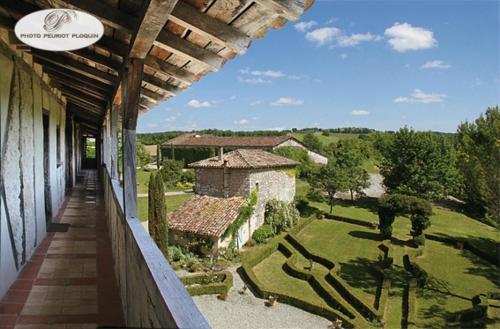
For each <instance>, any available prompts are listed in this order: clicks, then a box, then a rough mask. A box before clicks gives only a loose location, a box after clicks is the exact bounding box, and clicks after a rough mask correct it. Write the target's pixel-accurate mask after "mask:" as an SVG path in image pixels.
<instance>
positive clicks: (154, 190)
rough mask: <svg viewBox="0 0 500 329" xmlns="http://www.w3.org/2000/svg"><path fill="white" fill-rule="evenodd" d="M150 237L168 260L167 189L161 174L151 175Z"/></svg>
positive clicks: (149, 195)
mask: <svg viewBox="0 0 500 329" xmlns="http://www.w3.org/2000/svg"><path fill="white" fill-rule="evenodd" d="M148 230H149V235H150V236H151V237H152V238H153V240H154V241H155V242H156V245H157V246H158V248H160V250H161V251H162V252H163V254H164V255H165V257H166V258H167V259H168V222H167V206H166V200H165V187H164V185H163V181H162V178H161V176H160V174H157V173H154V172H153V173H151V176H150V178H149V185H148Z"/></svg>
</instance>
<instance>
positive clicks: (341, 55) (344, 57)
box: [339, 53, 349, 59]
mask: <svg viewBox="0 0 500 329" xmlns="http://www.w3.org/2000/svg"><path fill="white" fill-rule="evenodd" d="M339 57H340V58H342V59H347V57H349V56H348V55H347V54H346V53H342V54H340V55H339Z"/></svg>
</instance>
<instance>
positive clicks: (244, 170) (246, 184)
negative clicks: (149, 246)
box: [169, 149, 299, 248]
mask: <svg viewBox="0 0 500 329" xmlns="http://www.w3.org/2000/svg"><path fill="white" fill-rule="evenodd" d="M298 164H299V163H298V162H296V161H293V160H290V159H287V158H284V157H281V156H277V155H274V154H272V153H269V152H266V151H263V150H258V149H237V150H235V151H232V152H229V153H227V154H223V155H222V154H221V155H219V156H217V157H213V158H209V159H205V160H201V161H198V162H195V163H191V164H190V165H189V167H191V168H194V169H195V171H196V184H195V192H196V194H197V195H196V196H195V197H194V198H192V199H191V200H190V201H188V202H187V203H185V204H184V205H183V206H181V208H180V209H178V210H176V211H175V212H173V213H172V214H171V216H170V219H169V226H170V231H171V232H172V237H171V238H172V239H173V241H176V242H178V243H182V242H183V237H184V238H185V237H189V236H193V235H194V236H198V237H203V238H208V239H210V240H211V241H212V242H213V244H214V247H216V248H217V247H219V248H220V247H227V245H228V244H229V242H230V239H231V237H224V232H225V231H226V230H227V228H228V227H229V225H230V224H231V223H233V222H234V221H235V220H236V218H237V217H238V214H239V211H238V210H239V208H240V207H241V206H243V205H244V204H245V203H246V202H247V200H248V199H249V198H250V196H251V194H252V193H254V194H255V196H256V197H257V203H256V205H255V208H254V212H253V214H252V216H251V217H250V219H249V220H248V222H246V223H245V224H244V225H242V226H241V227H240V228H239V230H238V234H237V241H236V243H237V246H238V247H241V246H243V245H244V244H245V243H246V242H247V241H248V240H249V239H250V237H251V236H252V233H253V232H254V231H255V229H257V228H258V227H259V226H261V225H262V224H264V212H265V205H266V203H267V201H269V200H273V199H274V200H280V201H285V202H288V203H289V202H292V201H293V199H294V196H295V173H294V168H295V166H297V165H298Z"/></svg>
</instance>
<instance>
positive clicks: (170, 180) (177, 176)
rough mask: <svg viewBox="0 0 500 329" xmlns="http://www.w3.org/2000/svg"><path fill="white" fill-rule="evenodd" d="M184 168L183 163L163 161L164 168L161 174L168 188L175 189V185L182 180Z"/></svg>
mask: <svg viewBox="0 0 500 329" xmlns="http://www.w3.org/2000/svg"><path fill="white" fill-rule="evenodd" d="M183 167H184V164H183V163H182V161H176V160H164V161H163V163H162V168H161V169H160V174H161V177H162V179H163V182H164V183H165V185H166V186H167V187H174V186H175V184H177V182H179V181H180V180H181V177H182V168H183Z"/></svg>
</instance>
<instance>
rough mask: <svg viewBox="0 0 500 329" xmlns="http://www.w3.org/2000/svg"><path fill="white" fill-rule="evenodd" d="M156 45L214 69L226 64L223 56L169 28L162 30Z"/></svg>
mask: <svg viewBox="0 0 500 329" xmlns="http://www.w3.org/2000/svg"><path fill="white" fill-rule="evenodd" d="M155 45H156V46H158V47H160V48H163V49H166V50H168V51H170V52H172V53H174V54H177V55H179V56H183V57H186V58H188V59H190V60H192V61H195V62H197V63H200V64H203V65H207V66H208V67H210V68H211V69H212V70H214V71H217V70H218V69H220V68H221V67H222V65H223V64H224V58H222V57H221V56H219V55H217V54H215V53H213V52H211V51H209V50H207V49H205V48H202V47H199V46H197V45H195V44H194V43H191V42H189V41H187V40H186V39H183V38H181V37H179V36H177V35H175V34H174V33H172V32H170V31H168V30H162V31H161V32H160V34H159V35H158V39H156V41H155Z"/></svg>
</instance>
